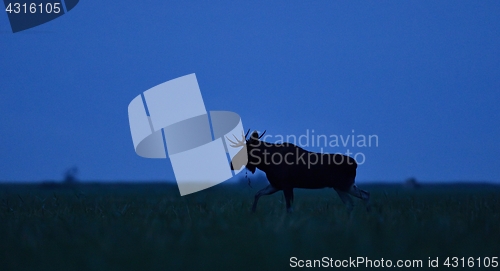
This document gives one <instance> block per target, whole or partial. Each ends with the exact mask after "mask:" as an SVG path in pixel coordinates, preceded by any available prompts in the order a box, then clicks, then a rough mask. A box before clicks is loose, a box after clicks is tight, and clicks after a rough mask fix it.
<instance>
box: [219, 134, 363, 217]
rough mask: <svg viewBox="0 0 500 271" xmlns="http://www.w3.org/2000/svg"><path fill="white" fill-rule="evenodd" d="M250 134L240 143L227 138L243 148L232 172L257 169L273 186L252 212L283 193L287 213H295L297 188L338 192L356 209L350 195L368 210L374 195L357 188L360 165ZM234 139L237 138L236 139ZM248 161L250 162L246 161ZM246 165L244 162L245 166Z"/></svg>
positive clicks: (351, 160)
mask: <svg viewBox="0 0 500 271" xmlns="http://www.w3.org/2000/svg"><path fill="white" fill-rule="evenodd" d="M249 132H250V130H248V132H247V133H246V135H243V132H242V139H241V140H239V139H237V138H236V137H234V139H235V141H232V140H231V139H229V138H227V137H226V138H227V139H228V140H229V141H230V142H231V143H232V145H230V146H231V147H234V148H237V147H241V146H242V147H243V148H242V149H241V150H240V151H239V152H238V153H237V154H236V155H235V156H234V157H233V159H232V161H231V169H232V170H234V169H235V168H236V169H240V168H241V167H242V166H246V168H247V169H248V170H250V171H251V172H252V173H255V170H256V168H258V169H260V170H262V171H263V172H264V173H266V177H267V179H268V181H269V185H268V186H267V187H266V188H264V189H262V190H260V191H259V192H257V194H256V195H255V199H254V202H253V205H252V212H255V210H256V208H257V202H258V201H259V198H260V197H261V196H264V195H271V194H274V193H276V192H278V191H280V190H282V191H283V193H284V195H285V200H286V209H287V211H288V212H292V211H293V208H292V202H293V189H294V188H309V189H317V188H326V187H331V188H333V189H335V191H337V194H338V195H339V197H340V199H341V200H342V202H343V203H344V204H346V205H347V207H348V209H349V210H352V208H353V201H352V199H351V197H350V196H349V195H352V196H354V197H357V198H359V199H362V200H363V201H364V202H365V204H366V206H367V208H368V201H369V199H370V193H369V192H367V191H364V190H361V189H359V188H358V187H357V186H356V185H355V184H354V182H355V181H354V179H355V178H356V168H357V163H356V161H355V160H354V159H353V158H351V157H349V156H345V155H342V154H328V153H316V152H310V151H307V150H304V149H303V148H300V147H298V146H296V145H294V144H292V143H279V144H276V143H268V142H265V141H261V140H260V139H261V138H262V136H263V135H264V134H265V131H264V132H263V133H262V134H261V135H260V136H259V134H258V133H257V131H254V132H253V133H252V135H251V136H250V138H249V139H247V136H248V133H249ZM233 136H234V135H233ZM245 158H247V159H245ZM243 161H244V162H243Z"/></svg>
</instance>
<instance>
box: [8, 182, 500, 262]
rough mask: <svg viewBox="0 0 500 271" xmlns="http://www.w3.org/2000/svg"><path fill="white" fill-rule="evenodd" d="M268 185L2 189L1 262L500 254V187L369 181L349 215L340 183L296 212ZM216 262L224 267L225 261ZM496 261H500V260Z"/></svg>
mask: <svg viewBox="0 0 500 271" xmlns="http://www.w3.org/2000/svg"><path fill="white" fill-rule="evenodd" d="M264 186H265V184H259V185H257V184H253V187H254V188H250V187H249V186H247V185H241V184H237V185H228V184H226V185H218V186H215V187H213V188H210V189H207V190H205V191H202V192H199V193H195V194H192V195H188V196H184V197H181V196H179V192H178V190H177V187H176V186H172V185H166V184H143V185H139V184H128V185H118V184H109V185H104V184H100V185H99V184H87V185H84V184H76V185H73V186H58V185H46V186H41V185H12V184H10V185H9V184H3V185H0V200H1V202H0V270H4V271H6V270H283V269H288V268H289V267H290V257H297V259H304V260H306V259H311V260H314V259H321V258H322V257H331V258H333V259H340V260H342V259H348V258H349V257H358V256H359V257H368V258H370V259H372V260H379V259H381V258H383V259H391V260H393V261H395V260H398V259H402V260H413V259H420V260H423V263H424V267H426V266H427V262H428V258H429V257H431V258H432V259H435V258H436V257H439V259H440V267H442V263H443V261H444V259H445V258H446V257H454V256H456V257H466V258H467V257H475V258H477V257H498V256H500V230H499V229H500V187H498V186H493V185H455V186H453V185H447V186H423V187H421V188H419V189H405V188H403V187H401V186H399V185H363V184H361V185H359V186H360V188H362V189H365V190H368V191H370V192H371V194H372V195H371V197H372V204H373V207H372V210H371V211H370V212H367V211H366V209H365V208H364V206H363V204H362V202H361V201H359V200H356V199H354V200H355V203H356V206H355V208H354V210H353V211H352V212H350V213H349V212H348V211H347V209H346V207H345V206H344V205H343V204H342V202H341V200H340V198H339V197H338V196H337V194H336V193H335V191H333V190H331V189H322V190H301V189H296V190H295V202H294V209H295V212H293V213H292V214H287V213H286V211H285V207H284V197H283V194H282V193H281V192H279V193H276V194H274V195H270V196H264V197H262V198H261V200H260V201H259V205H258V207H257V212H256V213H250V211H249V210H250V207H251V203H252V201H253V195H254V194H255V193H256V192H257V191H258V189H260V188H263V187H264ZM214 268H216V269H214ZM495 269H496V268H495Z"/></svg>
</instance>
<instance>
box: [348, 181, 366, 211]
mask: <svg viewBox="0 0 500 271" xmlns="http://www.w3.org/2000/svg"><path fill="white" fill-rule="evenodd" d="M349 194H351V195H353V196H355V197H356V198H359V199H362V200H363V202H364V203H365V206H366V209H367V210H368V211H370V205H369V204H368V202H369V200H370V193H369V192H367V191H365V190H362V189H359V188H358V187H357V186H356V185H355V184H353V185H352V186H351V188H349Z"/></svg>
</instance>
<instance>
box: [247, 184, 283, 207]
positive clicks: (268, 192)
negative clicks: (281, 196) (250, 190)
mask: <svg viewBox="0 0 500 271" xmlns="http://www.w3.org/2000/svg"><path fill="white" fill-rule="evenodd" d="M278 191H279V189H276V188H274V186H272V185H268V186H266V188H264V189H261V190H259V192H257V194H255V199H254V201H253V205H252V212H255V209H256V208H257V202H258V201H259V198H260V197H261V196H264V195H271V194H274V193H276V192H278Z"/></svg>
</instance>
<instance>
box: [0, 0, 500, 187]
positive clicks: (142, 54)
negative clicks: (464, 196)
mask: <svg viewBox="0 0 500 271" xmlns="http://www.w3.org/2000/svg"><path fill="white" fill-rule="evenodd" d="M499 18H500V2H499V1H272V3H269V1H175V2H174V1H156V4H154V5H153V4H152V3H151V2H147V3H146V2H144V3H142V2H138V1H86V0H82V1H80V3H79V4H78V5H77V6H76V7H75V8H74V9H72V10H71V11H70V12H68V13H67V14H65V15H63V16H61V17H60V18H57V19H55V20H53V21H50V22H48V23H45V24H43V25H40V26H38V27H34V28H31V29H28V30H25V31H22V32H18V33H15V34H14V33H12V31H11V28H10V25H9V21H8V17H7V14H6V13H5V12H3V11H2V12H0V49H1V50H0V83H1V86H0V93H1V98H0V116H1V118H0V131H1V133H0V142H1V144H0V180H3V181H44V180H60V179H62V178H63V174H64V172H65V170H67V169H68V168H71V167H74V166H76V167H78V169H79V174H78V178H79V179H81V180H90V181H95V180H102V181H151V180H173V179H174V175H173V172H172V167H171V165H170V161H169V160H168V159H166V160H165V159H145V158H141V157H139V156H138V155H136V153H135V151H134V147H133V144H132V138H131V134H130V128H129V123H128V115H127V108H128V104H129V103H130V102H131V101H132V99H133V98H135V97H136V96H137V95H139V94H141V93H142V92H144V91H146V90H147V89H149V88H151V87H154V86H156V85H158V84H160V83H163V82H165V81H168V80H171V79H175V78H177V77H180V76H183V75H187V74H191V73H195V74H196V77H197V79H198V83H199V86H200V89H201V92H202V96H203V99H204V102H205V106H206V108H207V110H228V111H233V112H236V113H238V114H239V115H240V116H241V118H242V122H243V125H244V127H245V129H248V128H251V129H252V130H259V131H263V130H267V134H269V135H271V136H273V137H274V139H276V137H275V136H277V135H282V136H285V137H286V135H295V136H296V137H299V136H300V135H304V134H306V133H309V135H310V136H311V135H312V134H313V133H314V135H326V136H328V137H329V136H331V135H336V136H338V137H340V136H342V137H344V138H346V137H347V136H353V135H354V136H355V137H356V138H357V136H358V135H364V136H369V135H376V136H377V138H378V144H377V146H374V145H373V144H372V146H371V147H369V146H365V147H358V146H355V147H352V145H350V144H348V145H347V146H346V147H344V146H342V142H339V143H340V145H341V146H338V147H337V146H330V144H328V146H324V148H323V151H324V152H331V153H346V152H347V151H348V150H349V151H350V152H351V153H362V154H363V156H364V157H365V161H364V163H363V164H362V165H360V166H359V167H358V175H357V176H358V177H357V179H358V180H359V181H360V182H361V183H362V182H369V181H384V182H394V181H404V180H405V179H406V178H409V177H415V178H416V179H417V180H421V181H423V182H438V181H481V182H482V181H486V182H499V181H500V178H499V176H500V159H499V156H498V155H499V153H500V143H499V142H500V140H499V138H500V127H499V124H500V122H499V119H500V114H499V113H498V108H499V107H498V103H499V101H500V21H499ZM313 130H314V131H313ZM353 131H354V132H353ZM269 139H272V138H271V137H270V138H269ZM355 145H356V144H355ZM306 149H309V150H313V151H320V148H319V147H318V146H312V145H310V146H307V147H306ZM358 158H359V156H358ZM243 174H244V173H243Z"/></svg>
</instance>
